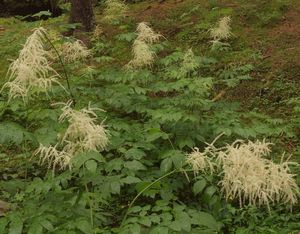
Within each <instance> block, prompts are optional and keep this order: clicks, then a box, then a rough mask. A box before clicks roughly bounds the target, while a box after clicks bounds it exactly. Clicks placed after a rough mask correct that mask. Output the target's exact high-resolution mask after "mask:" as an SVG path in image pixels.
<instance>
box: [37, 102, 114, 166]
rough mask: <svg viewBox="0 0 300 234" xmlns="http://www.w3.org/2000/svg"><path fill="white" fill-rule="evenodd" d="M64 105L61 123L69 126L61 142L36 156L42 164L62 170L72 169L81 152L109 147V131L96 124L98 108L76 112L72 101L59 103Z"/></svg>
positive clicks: (42, 147)
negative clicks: (75, 158)
mask: <svg viewBox="0 0 300 234" xmlns="http://www.w3.org/2000/svg"><path fill="white" fill-rule="evenodd" d="M57 104H59V105H61V104H62V105H63V107H62V114H61V115H60V117H59V121H60V122H63V121H65V120H67V121H68V123H69V126H68V128H67V130H66V131H65V133H64V134H63V135H62V136H61V137H60V139H59V140H60V141H59V143H58V144H57V145H55V146H49V147H46V146H43V145H40V147H39V148H38V149H37V150H36V152H35V155H39V157H40V163H41V164H45V163H47V164H48V165H49V167H51V166H52V167H53V170H54V169H55V167H56V166H59V168H60V169H66V168H67V167H68V168H70V169H71V168H72V163H71V159H72V158H73V157H74V156H75V155H76V154H77V153H81V152H88V151H102V150H104V149H105V147H106V146H107V145H108V131H107V130H106V129H105V128H104V126H103V123H101V124H96V120H97V115H96V113H95V112H94V111H95V110H101V109H98V108H91V107H90V105H89V106H88V108H84V109H81V110H74V109H73V108H72V107H71V105H72V101H69V102H67V103H57Z"/></svg>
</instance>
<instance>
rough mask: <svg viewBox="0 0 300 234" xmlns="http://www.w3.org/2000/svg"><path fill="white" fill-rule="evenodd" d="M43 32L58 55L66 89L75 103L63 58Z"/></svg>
mask: <svg viewBox="0 0 300 234" xmlns="http://www.w3.org/2000/svg"><path fill="white" fill-rule="evenodd" d="M43 34H44V36H45V38H46V40H47V42H48V43H49V45H50V46H51V47H52V48H53V50H54V51H55V53H56V54H57V57H58V59H59V62H60V64H61V67H62V69H63V72H64V75H65V79H66V82H67V86H68V90H69V93H70V96H71V99H72V100H73V105H75V104H76V100H75V98H74V95H73V93H72V91H71V86H70V81H69V80H70V79H69V76H68V73H67V70H66V67H65V65H64V62H63V60H62V58H61V56H60V54H59V52H58V51H57V49H56V48H55V46H54V45H53V43H52V41H51V40H50V39H49V37H48V36H47V34H46V33H43Z"/></svg>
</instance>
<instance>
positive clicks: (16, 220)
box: [8, 215, 23, 234]
mask: <svg viewBox="0 0 300 234" xmlns="http://www.w3.org/2000/svg"><path fill="white" fill-rule="evenodd" d="M10 220H11V222H10V225H9V230H8V234H22V230H23V221H22V219H21V218H20V217H19V216H18V215H12V216H11V217H10Z"/></svg>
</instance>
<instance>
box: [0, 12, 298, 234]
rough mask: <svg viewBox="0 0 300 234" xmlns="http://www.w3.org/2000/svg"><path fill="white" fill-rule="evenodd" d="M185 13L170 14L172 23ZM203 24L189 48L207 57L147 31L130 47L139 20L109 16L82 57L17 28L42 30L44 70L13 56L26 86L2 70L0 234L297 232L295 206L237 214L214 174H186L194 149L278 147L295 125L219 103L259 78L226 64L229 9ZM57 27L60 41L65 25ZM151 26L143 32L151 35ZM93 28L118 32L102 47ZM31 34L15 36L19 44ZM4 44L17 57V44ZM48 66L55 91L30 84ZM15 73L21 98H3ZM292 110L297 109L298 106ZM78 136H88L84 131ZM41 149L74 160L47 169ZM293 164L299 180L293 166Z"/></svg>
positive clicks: (72, 46)
mask: <svg viewBox="0 0 300 234" xmlns="http://www.w3.org/2000/svg"><path fill="white" fill-rule="evenodd" d="M199 7H201V6H198V8H199ZM195 9H196V8H195V7H193V8H192V10H191V9H189V11H185V12H184V14H181V17H182V19H184V18H185V17H187V16H188V15H189V14H193V12H194V11H197V9H196V10H195ZM129 10H130V9H128V11H129ZM121 12H122V11H121ZM104 13H105V11H104ZM110 14H111V13H110ZM214 14H215V15H213V17H212V18H213V20H211V22H210V24H206V25H205V24H202V25H198V30H199V31H200V33H201V34H202V38H201V37H200V36H199V37H197V40H201V45H202V48H204V50H203V52H204V53H200V52H199V50H197V49H193V48H190V47H189V46H186V45H180V44H177V45H174V43H173V41H172V38H170V39H169V38H168V36H167V35H163V33H161V34H162V35H160V34H155V32H154V31H158V30H154V29H153V30H154V31H151V33H152V34H151V35H152V40H151V36H150V37H145V36H141V28H140V30H137V31H136V26H137V25H136V23H141V22H132V21H131V20H124V18H122V17H121V18H120V16H119V15H118V17H117V18H113V19H112V18H111V17H109V19H110V20H109V22H102V23H101V24H100V25H99V27H97V28H96V30H95V32H94V33H93V34H89V35H85V36H88V38H89V39H90V45H91V46H90V47H91V48H90V49H89V50H88V49H87V48H86V47H85V46H84V45H83V42H81V41H77V40H75V39H74V38H66V37H60V36H58V35H57V33H58V32H57V31H56V30H57V29H55V28H56V27H55V26H54V27H53V26H52V25H51V24H52V22H51V20H50V22H34V23H27V24H25V23H22V25H23V24H25V25H26V26H24V27H25V28H26V27H28V28H30V29H32V28H36V27H38V26H39V25H40V24H43V26H44V27H45V28H46V30H45V31H43V33H42V34H41V35H40V37H39V39H37V40H39V42H40V43H41V44H42V46H41V47H40V48H39V50H38V51H39V52H38V55H40V56H41V57H43V58H47V61H48V62H49V63H48V62H45V61H44V60H43V61H44V62H43V63H38V62H37V61H36V60H35V59H34V58H36V57H34V58H29V60H28V57H30V56H26V54H25V57H21V55H22V51H24V50H22V51H21V54H20V57H19V60H17V61H18V62H17V63H14V64H17V65H16V66H20V63H21V62H22V61H23V63H22V64H23V65H24V64H26V66H32V68H34V69H31V70H30V75H31V76H30V78H29V75H28V77H27V78H24V77H21V78H20V76H25V75H26V72H24V71H28V69H27V68H26V69H24V67H22V69H23V70H20V71H19V70H18V69H19V68H16V67H14V66H13V67H10V70H9V71H8V74H11V73H12V75H10V76H8V77H7V78H6V79H4V78H3V79H1V83H2V84H3V85H1V87H4V88H2V90H1V97H0V117H1V123H0V159H1V161H3V163H4V164H5V166H4V167H3V168H1V167H0V170H3V171H1V174H0V178H1V182H0V198H1V200H5V201H8V202H9V203H10V209H9V211H7V212H5V215H3V217H1V218H0V233H11V234H13V233H16V234H17V233H88V234H90V233H151V234H155V233H157V234H158V233H159V234H161V233H292V232H293V231H297V230H299V229H300V226H299V221H300V215H299V204H298V203H296V202H295V204H293V205H294V207H293V209H290V208H291V207H290V206H287V205H286V204H285V203H284V202H282V201H281V200H280V199H279V200H280V202H279V203H273V202H271V203H270V204H268V206H267V205H265V204H264V203H263V204H262V206H259V205H256V203H255V202H252V204H251V202H250V203H249V200H251V198H250V199H248V198H245V201H244V202H242V204H240V201H239V200H238V199H234V196H230V197H225V196H224V191H223V190H222V189H221V187H222V184H220V181H221V180H222V177H223V175H222V173H214V172H213V171H209V170H208V171H205V170H203V171H201V170H197V169H195V168H193V167H192V166H191V165H189V164H188V163H187V158H188V154H189V153H191V152H193V148H194V147H197V149H194V151H195V150H196V151H197V150H198V151H200V152H202V151H204V150H205V149H206V148H207V146H208V145H209V146H212V145H214V146H215V147H217V148H218V149H221V147H224V146H225V145H226V144H229V145H230V144H231V143H233V142H234V141H235V140H236V139H244V140H246V139H251V140H256V139H260V140H263V139H264V138H268V139H269V140H270V141H272V140H273V141H274V142H276V139H292V138H294V137H295V136H296V135H297V132H296V131H295V126H296V125H297V124H298V123H299V121H298V118H295V119H293V121H286V120H285V119H282V118H279V117H277V118H275V117H270V116H269V115H267V114H266V113H263V112H261V111H259V110H257V109H256V110H251V111H248V110H245V108H244V106H242V105H240V104H239V103H237V102H231V101H229V100H226V99H223V98H222V95H223V94H224V92H228V91H230V90H234V89H235V88H238V87H239V85H240V83H242V82H245V81H249V82H251V79H252V78H251V77H252V74H253V72H255V69H256V68H255V66H254V64H252V63H236V62H235V61H231V59H232V55H233V54H235V53H237V52H238V48H237V47H234V46H232V45H231V44H234V43H238V42H236V41H238V40H239V38H233V39H230V38H231V37H232V36H233V35H232V34H231V33H229V31H227V32H226V30H230V27H229V26H228V25H227V26H226V25H225V26H224V20H225V21H228V22H227V23H229V22H230V20H229V19H230V18H228V17H225V18H222V17H224V16H228V13H227V12H226V11H222V10H220V12H219V13H218V14H216V13H214ZM111 19H112V20H111ZM219 19H221V20H220V22H219V24H220V25H221V26H220V27H223V28H221V29H220V27H218V23H217V20H219ZM222 19H223V25H222ZM13 20H14V19H12V21H13ZM232 20H233V21H234V19H232ZM17 22H19V21H17ZM53 22H54V23H55V20H53ZM59 23H60V24H61V25H62V27H61V28H60V29H61V30H65V29H66V28H67V29H69V28H72V27H76V25H70V24H66V23H65V22H63V20H62V21H61V22H59ZM225 23H226V22H225ZM110 24H113V25H110ZM139 25H140V24H139ZM140 26H141V25H140ZM148 26H150V24H146V25H143V27H146V29H145V28H144V30H146V31H147V30H148V31H147V32H148V33H149V30H150V29H151V28H147V27H148ZM11 27H17V25H15V24H12V26H11ZM101 27H103V28H104V31H105V27H108V28H109V29H110V28H111V27H112V28H115V29H116V30H117V31H118V33H116V35H113V36H111V35H110V36H107V35H105V33H103V32H102V29H101ZM224 27H225V29H224ZM231 27H234V23H233V25H232V26H231ZM210 28H212V29H211V30H209V29H210ZM138 29H139V28H138ZM213 30H215V31H213ZM216 30H219V31H217V32H216ZM222 30H223V31H222ZM224 30H225V33H224ZM35 32H36V31H35ZM213 32H215V33H213ZM31 34H32V31H30V30H27V29H26V36H27V37H29V36H30V35H31ZM220 35H225V36H226V37H225V36H224V37H222V36H220ZM9 36H11V35H9ZM148 36H149V35H148ZM155 36H156V39H153V38H154V37H155ZM184 36H185V35H184V34H183V35H182V37H184ZM141 38H142V39H141ZM149 38H150V39H149ZM199 38H200V39H199ZM22 40H25V39H24V38H23V39H22ZM211 40H213V41H212V42H211ZM23 42H24V41H23ZM27 42H28V41H27ZM138 43H140V44H141V43H143V44H142V49H136V48H135V47H134V46H140V44H138ZM137 44H138V45H137ZM35 45H36V44H35ZM6 46H7V47H8V48H6V51H7V53H10V55H11V57H13V58H14V59H16V58H17V57H18V52H17V49H16V48H14V47H15V45H14V43H13V42H12V43H11V44H10V45H6ZM25 46H26V44H25ZM132 46H133V51H132V52H133V55H131V47H132ZM18 49H21V48H18ZM30 49H32V48H30ZM30 49H28V50H26V51H27V52H26V53H27V54H30V53H29V52H28V51H32V50H30ZM140 50H142V53H141V54H139V51H140ZM35 51H36V50H35ZM147 53H148V54H147ZM149 53H150V56H149ZM20 58H21V59H20ZM131 59H132V60H131ZM137 60H138V61H141V60H143V61H144V62H141V63H137ZM24 61H25V62H24ZM28 61H29V62H28ZM132 61H134V63H132ZM128 64H130V65H132V64H135V66H128ZM136 64H138V65H136ZM37 65H38V66H41V67H40V70H39V68H38V67H37ZM48 66H49V67H48ZM50 67H51V68H50ZM47 68H49V71H50V72H52V73H54V75H55V82H52V83H51V85H50V84H49V83H47V85H46V86H47V87H45V85H44V86H43V85H42V86H39V85H36V84H37V80H38V81H41V80H43V79H44V78H46V76H47V75H48V73H47V72H48V70H47V71H45V70H43V69H47ZM7 69H8V68H7ZM52 69H53V70H52ZM54 71H55V72H54ZM56 72H57V73H56ZM33 73H35V74H37V76H36V80H35V82H34V81H33V80H34V79H32V77H33V76H34V75H33ZM24 74H25V75H24ZM12 76H13V77H15V76H16V77H19V80H22V81H20V82H23V81H24V80H26V84H27V85H26V92H25V93H24V92H22V95H16V94H15V93H14V94H15V95H12V94H11V90H13V88H14V87H16V86H12V85H11V84H10V85H7V83H6V82H7V81H8V80H7V79H10V77H12ZM51 77H52V78H51V79H54V78H53V76H51ZM51 79H50V80H51ZM11 81H12V80H11V79H10V80H9V82H11ZM43 81H44V80H43ZM56 81H57V82H56ZM20 82H19V83H18V84H17V85H19V84H20ZM45 82H46V81H45ZM38 84H40V83H38ZM43 84H46V83H43ZM62 86H63V87H62ZM7 87H10V89H9V88H7ZM46 89H47V91H46ZM48 89H49V90H48ZM45 91H46V92H45ZM24 97H25V98H24ZM289 105H291V106H292V107H293V108H295V113H297V111H299V100H298V99H292V100H291V101H290V102H289ZM103 110H104V111H103ZM76 114H77V115H76ZM77 116H79V117H78V118H79V120H76V118H77ZM89 118H91V119H89ZM83 119H85V120H86V121H85V122H84V121H82V122H80V121H81V120H83ZM76 121H77V122H78V121H79V122H80V124H81V127H80V128H79V127H77V125H76V124H74V123H75V122H76ZM72 124H73V125H72ZM100 127H101V131H102V135H101V134H100V136H99V134H98V133H99V132H97V130H95V132H94V135H95V136H93V138H91V139H88V140H86V136H87V135H88V134H89V133H90V132H93V131H94V129H96V128H100ZM85 129H88V130H89V131H86V132H85V133H84V134H83V132H84V131H85ZM98 130H99V129H98ZM74 132H75V133H74ZM218 136H219V137H218ZM106 137H107V139H106ZM216 137H218V139H216ZM100 138H101V139H100ZM104 138H105V139H104ZM103 139H104V140H105V143H103V141H104V140H103ZM106 141H107V142H106ZM78 142H79V143H78ZM87 142H88V143H87ZM91 142H92V143H91ZM212 142H214V143H213V144H210V143H212ZM72 144H73V145H72ZM41 145H42V146H43V147H49V148H47V149H52V148H50V147H53V146H55V147H57V148H55V150H56V151H55V152H56V153H57V157H65V154H60V153H61V152H65V153H66V152H67V153H68V155H71V156H70V157H69V158H68V160H67V161H59V160H57V161H55V160H52V159H51V157H48V156H49V155H50V154H51V152H54V151H51V150H49V151H43V152H44V154H43V153H42V154H40V153H41V152H42V151H41V149H42V150H43V149H45V148H39V147H41ZM70 145H71V146H72V147H74V148H72V147H69V146H70ZM74 145H75V146H74ZM87 145H88V146H87ZM66 146H67V148H66ZM68 147H69V148H68ZM70 148H71V149H70ZM274 148H275V153H274V154H270V155H269V154H266V155H264V156H266V157H265V158H266V159H270V160H273V161H274V162H277V163H280V156H281V154H282V153H283V151H284V149H282V148H280V147H276V145H275V146H274ZM37 149H40V150H37ZM251 150H252V149H250V150H249V152H250V151H251ZM45 152H46V153H45ZM251 152H252V151H251ZM251 152H250V153H251ZM250 153H249V154H250ZM274 155H275V156H274ZM276 155H278V157H276ZM44 156H47V157H46V159H45V158H43V157H44ZM238 156H239V157H243V156H244V155H243V154H241V155H238ZM54 158H55V157H54ZM64 159H65V158H64ZM51 160H52V161H51ZM41 162H44V163H41ZM268 162H269V161H268ZM272 165H273V164H272ZM290 167H291V171H292V172H291V173H296V170H297V166H295V165H291V166H290ZM298 184H299V183H298ZM296 196H297V195H296ZM245 197H246V196H245ZM254 200H255V199H254ZM0 205H1V203H0ZM0 215H1V206H0ZM295 233H296V232H295Z"/></svg>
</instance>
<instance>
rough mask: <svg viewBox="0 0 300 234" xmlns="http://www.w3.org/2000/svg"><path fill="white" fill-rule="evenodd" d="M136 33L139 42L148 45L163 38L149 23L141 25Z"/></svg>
mask: <svg viewBox="0 0 300 234" xmlns="http://www.w3.org/2000/svg"><path fill="white" fill-rule="evenodd" d="M136 32H137V34H138V37H137V40H139V41H143V42H145V43H148V44H153V43H156V42H158V41H159V39H160V38H161V37H162V35H161V34H159V33H156V32H154V31H153V29H152V28H150V27H149V23H147V22H141V23H139V24H138V26H137V29H136Z"/></svg>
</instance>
